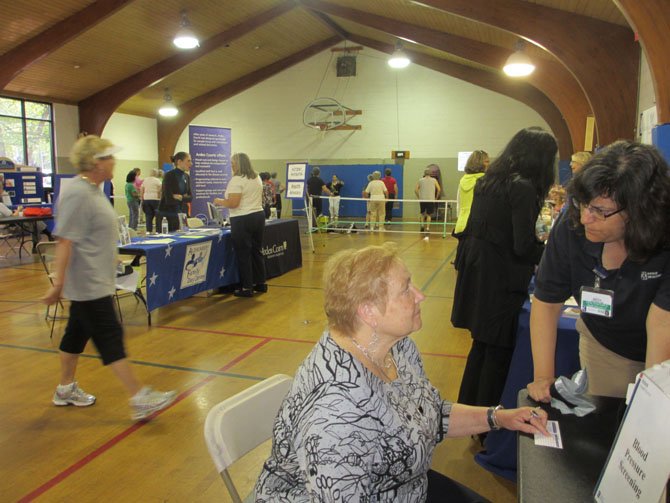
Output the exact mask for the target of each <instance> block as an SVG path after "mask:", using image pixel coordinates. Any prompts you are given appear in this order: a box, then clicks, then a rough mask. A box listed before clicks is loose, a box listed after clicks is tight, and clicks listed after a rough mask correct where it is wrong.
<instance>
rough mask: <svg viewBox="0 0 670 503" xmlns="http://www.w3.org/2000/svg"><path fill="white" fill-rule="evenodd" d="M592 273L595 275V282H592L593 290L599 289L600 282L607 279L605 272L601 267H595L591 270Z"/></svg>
mask: <svg viewBox="0 0 670 503" xmlns="http://www.w3.org/2000/svg"><path fill="white" fill-rule="evenodd" d="M593 273H594V274H595V275H596V278H595V281H594V282H593V287H594V288H600V280H601V279H605V278H606V277H607V270H606V269H605V268H603V266H601V265H597V266H595V267H594V268H593Z"/></svg>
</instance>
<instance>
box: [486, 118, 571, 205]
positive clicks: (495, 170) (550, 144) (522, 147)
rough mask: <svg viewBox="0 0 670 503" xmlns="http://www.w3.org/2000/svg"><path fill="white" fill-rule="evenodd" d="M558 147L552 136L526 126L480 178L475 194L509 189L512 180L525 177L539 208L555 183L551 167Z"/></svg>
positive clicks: (539, 129) (541, 130) (537, 128)
mask: <svg viewBox="0 0 670 503" xmlns="http://www.w3.org/2000/svg"><path fill="white" fill-rule="evenodd" d="M557 151H558V145H557V144H556V139H555V138H554V137H553V135H552V134H551V133H549V132H547V131H545V130H544V129H542V128H539V127H528V128H525V129H522V130H521V131H519V132H518V133H516V134H515V135H514V136H513V137H512V139H511V140H510V141H509V143H508V144H507V146H506V147H505V149H504V150H503V151H502V153H501V154H500V155H499V156H498V158H497V159H496V160H495V161H493V162H492V163H491V165H490V166H489V169H488V170H487V171H486V174H485V175H484V176H483V177H481V178H480V179H479V181H478V182H477V185H476V187H475V191H477V192H481V193H483V194H486V193H488V192H489V191H498V190H500V189H502V188H505V187H506V186H508V185H509V184H510V183H511V181H512V180H513V179H514V178H515V177H521V178H524V179H526V180H528V181H530V183H532V184H533V187H535V192H536V194H537V207H538V209H539V208H540V207H541V206H542V203H543V202H544V198H545V197H546V196H547V194H548V193H549V188H550V187H551V185H552V184H553V183H554V166H555V164H556V152H557Z"/></svg>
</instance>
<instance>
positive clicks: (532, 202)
mask: <svg viewBox="0 0 670 503" xmlns="http://www.w3.org/2000/svg"><path fill="white" fill-rule="evenodd" d="M510 205H511V210H512V239H513V249H512V251H513V252H514V255H516V256H517V257H519V258H522V259H524V260H526V261H527V262H530V263H532V264H537V263H538V262H539V261H540V257H541V256H542V250H543V249H544V246H543V244H542V243H541V242H540V241H538V239H537V237H536V236H535V224H536V223H537V216H538V214H539V211H540V209H539V207H538V205H537V194H536V192H535V189H534V187H533V185H532V184H531V183H530V182H529V181H527V180H523V179H520V180H517V181H514V182H513V183H512V185H511V187H510Z"/></svg>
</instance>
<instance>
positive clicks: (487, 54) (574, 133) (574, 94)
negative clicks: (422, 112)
mask: <svg viewBox="0 0 670 503" xmlns="http://www.w3.org/2000/svg"><path fill="white" fill-rule="evenodd" d="M302 5H303V6H305V7H308V8H309V10H312V9H318V10H319V11H321V12H323V13H327V14H330V15H334V16H338V17H340V18H343V19H347V20H349V21H353V22H355V23H358V24H361V25H363V26H367V27H369V28H373V29H375V30H379V31H383V32H385V33H389V34H391V35H393V36H396V37H399V38H404V39H408V40H414V41H415V42H417V43H418V44H421V45H424V46H426V47H432V48H434V49H438V50H440V51H443V52H447V53H449V54H453V55H455V56H458V57H460V58H463V59H467V60H470V61H474V62H476V63H479V64H481V65H485V66H488V67H491V68H492V69H495V70H496V71H499V72H500V74H501V75H503V73H502V70H500V69H501V68H502V66H503V64H504V62H505V61H506V60H507V58H508V57H509V55H510V54H511V51H509V50H507V49H503V48H502V47H498V46H496V45H491V44H486V43H483V42H479V41H477V40H472V39H469V38H465V37H459V36H457V35H452V34H450V33H445V32H442V31H437V30H432V29H429V28H424V27H422V26H416V25H412V24H409V23H406V22H404V21H398V20H395V19H391V18H386V17H382V16H378V15H375V14H370V13H368V12H363V11H360V10H357V9H351V8H348V7H341V6H339V5H335V4H332V3H328V2H323V1H312V0H302ZM406 46H408V45H407V44H406ZM408 47H411V46H408ZM535 63H536V65H537V68H536V70H535V72H534V73H533V74H532V75H530V76H529V77H527V78H525V79H523V80H525V81H527V82H529V83H530V84H532V85H533V86H535V87H537V88H538V89H539V90H540V91H542V92H543V93H544V94H545V95H546V96H547V97H548V98H549V99H550V100H551V101H553V102H554V104H555V105H556V106H557V107H558V109H559V110H560V111H561V113H562V114H563V117H564V118H565V121H566V123H567V125H568V129H569V130H570V136H571V140H572V144H573V145H574V146H575V148H576V149H577V150H583V147H584V138H585V132H586V117H587V116H589V115H593V112H592V110H591V107H590V106H589V103H588V101H587V99H586V96H585V95H584V92H583V91H582V89H581V87H580V86H579V83H578V82H577V81H576V80H575V78H574V77H573V75H572V74H571V73H570V72H568V71H567V70H566V69H565V67H564V66H563V65H561V64H559V63H556V62H554V61H548V60H541V61H536V62H535Z"/></svg>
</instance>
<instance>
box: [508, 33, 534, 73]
mask: <svg viewBox="0 0 670 503" xmlns="http://www.w3.org/2000/svg"><path fill="white" fill-rule="evenodd" d="M524 47H525V43H524V42H523V40H519V41H517V43H516V45H515V46H514V52H513V53H512V54H511V55H510V57H509V58H507V61H506V62H505V66H503V72H505V74H506V75H508V76H509V77H527V76H528V75H530V74H531V73H533V72H534V71H535V65H534V64H533V62H532V61H531V59H530V58H529V57H528V56H527V55H526V53H525V52H523V49H524Z"/></svg>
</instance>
